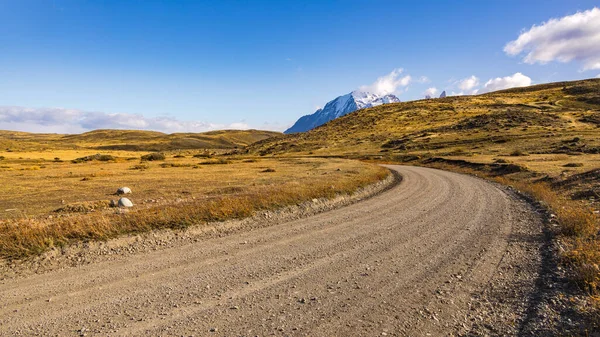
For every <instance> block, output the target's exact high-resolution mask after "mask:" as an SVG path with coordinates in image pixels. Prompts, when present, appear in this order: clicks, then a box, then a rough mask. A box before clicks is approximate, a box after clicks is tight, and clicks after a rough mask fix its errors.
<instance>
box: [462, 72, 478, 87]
mask: <svg viewBox="0 0 600 337" xmlns="http://www.w3.org/2000/svg"><path fill="white" fill-rule="evenodd" d="M478 85H479V79H478V78H477V77H475V75H472V76H471V77H469V78H465V79H464V80H461V81H460V82H458V87H459V88H460V90H461V91H470V90H472V89H473V88H475V87H477V86H478Z"/></svg>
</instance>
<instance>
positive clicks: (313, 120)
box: [283, 90, 400, 134]
mask: <svg viewBox="0 0 600 337" xmlns="http://www.w3.org/2000/svg"><path fill="white" fill-rule="evenodd" d="M398 102H400V100H399V99H398V97H396V96H394V95H392V94H388V95H384V96H379V95H376V94H372V93H368V92H364V91H359V90H355V91H353V92H351V93H349V94H346V95H342V96H339V97H336V98H335V99H334V100H332V101H329V102H328V103H327V104H325V106H324V107H323V108H321V109H318V110H317V111H315V112H314V113H313V114H312V115H306V116H303V117H300V119H298V120H297V121H296V123H294V125H293V126H292V127H291V128H289V129H287V130H285V131H284V132H283V133H286V134H288V133H297V132H306V131H308V130H311V129H314V128H316V127H317V126H320V125H323V124H325V123H327V122H329V121H331V120H334V119H336V118H339V117H342V116H344V115H347V114H349V113H351V112H353V111H356V110H360V109H365V108H370V107H374V106H378V105H381V104H387V103H398Z"/></svg>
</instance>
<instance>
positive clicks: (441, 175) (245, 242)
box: [0, 166, 545, 336]
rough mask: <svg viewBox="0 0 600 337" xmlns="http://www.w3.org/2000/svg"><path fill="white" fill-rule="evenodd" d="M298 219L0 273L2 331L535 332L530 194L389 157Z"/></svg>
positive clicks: (536, 239) (536, 268)
mask: <svg viewBox="0 0 600 337" xmlns="http://www.w3.org/2000/svg"><path fill="white" fill-rule="evenodd" d="M389 168H390V169H392V170H396V171H397V172H399V173H400V175H401V176H402V181H401V182H400V183H399V184H398V185H396V186H394V187H393V188H391V189H389V190H387V191H386V192H383V193H381V194H378V195H376V196H374V197H372V198H369V199H367V200H364V201H361V202H358V203H355V204H353V205H350V206H345V207H342V208H338V209H335V210H331V211H328V212H324V213H320V214H317V215H314V216H310V217H307V218H302V219H296V220H292V221H282V222H275V223H273V224H271V225H269V226H264V225H260V224H259V223H257V225H256V226H255V227H252V226H250V227H249V228H246V229H244V230H241V231H236V232H233V233H230V234H228V235H222V236H220V237H219V236H214V237H210V238H206V239H203V240H196V241H186V242H185V243H182V244H179V245H175V246H167V247H154V248H153V249H152V250H146V251H143V252H138V253H131V254H124V255H120V256H118V257H116V258H115V257H112V258H110V259H108V258H106V259H103V258H98V259H96V260H95V261H93V262H92V263H88V264H79V265H75V266H61V267H60V268H54V269H52V268H50V269H48V270H45V271H43V272H40V273H39V274H33V273H23V274H19V273H16V274H15V273H13V274H10V275H8V274H7V275H4V276H3V277H2V278H0V279H1V280H0V335H2V336H34V335H43V336H83V335H87V336H96V335H98V336H268V335H277V336H287V335H290V336H351V335H352V336H354V335H356V336H359V335H362V336H386V335H387V336H443V335H527V334H535V333H536V331H537V332H539V331H543V329H544V327H543V322H540V320H539V319H538V318H537V316H536V315H537V314H538V313H537V311H536V310H537V309H536V305H537V304H538V303H536V301H537V300H536V299H539V298H540V291H541V290H540V289H539V284H540V282H539V280H540V277H541V275H540V272H541V270H542V269H543V268H541V264H542V252H541V250H542V249H543V246H544V244H545V239H544V235H543V230H542V228H543V223H542V218H541V216H540V215H539V214H537V213H536V212H534V211H533V209H532V208H531V206H529V205H528V204H527V203H525V202H523V201H521V200H519V199H518V198H516V197H515V196H514V195H512V194H511V193H510V192H507V191H506V190H505V189H502V188H499V187H497V186H495V185H493V184H491V183H488V182H486V181H484V180H482V179H479V178H476V177H471V176H467V175H462V174H457V173H451V172H446V171H441V170H435V169H428V168H420V167H406V166H389Z"/></svg>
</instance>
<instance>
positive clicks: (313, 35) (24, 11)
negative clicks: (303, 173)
mask: <svg viewBox="0 0 600 337" xmlns="http://www.w3.org/2000/svg"><path fill="white" fill-rule="evenodd" d="M599 5H600V3H599V2H598V1H583V0H581V1H564V0H563V1H553V0H544V1H535V0H528V1H513V0H502V1H491V0H490V1H428V2H422V1H413V2H407V1H309V2H308V1H303V2H286V1H255V2H247V1H62V0H55V1H50V0H43V1H28V0H14V1H5V0H2V1H0V32H1V33H0V46H2V48H1V52H0V106H3V108H2V109H0V129H6V128H10V129H15V130H17V129H19V130H24V131H48V132H81V131H85V130H87V129H91V128H96V127H98V128H100V127H126V128H155V129H161V130H162V131H168V132H171V131H178V130H180V129H181V130H182V131H183V130H184V129H185V130H186V131H187V130H188V129H189V130H197V131H202V130H204V129H215V128H229V127H252V128H263V129H264V128H266V129H277V130H282V129H284V128H285V127H287V126H289V125H291V124H292V123H293V122H294V121H295V120H296V119H297V118H298V117H300V116H302V115H305V114H309V113H312V112H314V110H315V109H316V108H317V107H318V106H322V105H324V104H325V103H326V102H327V101H329V100H331V99H333V98H335V97H336V96H339V95H342V94H345V93H348V92H350V91H352V90H354V89H357V88H359V87H360V86H363V85H369V84H371V83H373V82H374V81H375V80H376V79H377V78H379V77H382V76H385V75H386V74H389V73H390V72H392V71H393V70H394V69H403V72H402V73H401V75H400V76H410V77H411V81H410V84H408V85H406V86H399V87H398V88H397V90H396V91H395V93H396V94H397V95H398V97H399V98H400V99H401V100H412V99H419V98H422V97H423V96H424V93H425V91H426V90H427V89H428V88H436V89H437V92H436V94H439V92H440V91H442V90H446V91H447V92H448V93H451V92H455V93H459V92H461V91H463V93H470V92H465V91H464V90H461V89H460V88H459V87H460V83H461V82H460V81H461V80H464V79H467V78H469V77H471V76H475V77H476V78H477V80H478V83H479V85H478V86H477V87H472V88H469V90H477V88H478V89H479V92H481V90H482V89H483V88H484V85H485V83H486V82H487V81H488V80H490V79H492V78H497V77H505V76H511V75H513V74H515V73H522V74H523V75H525V76H526V77H528V78H530V80H531V83H543V82H553V81H560V80H575V79H582V78H591V77H596V76H598V75H599V74H600V69H597V68H595V67H586V66H585V64H586V63H585V62H586V57H587V58H588V60H589V58H590V57H592V58H593V57H594V55H592V56H590V55H581V54H582V53H584V52H581V51H579V53H580V54H578V55H575V56H574V57H573V58H572V59H570V60H569V62H560V60H559V59H560V58H561V54H560V53H558V54H556V55H555V57H554V59H552V57H551V60H550V61H545V62H546V63H545V64H542V63H540V62H535V60H534V63H532V62H529V63H528V62H526V61H524V56H525V55H526V53H527V51H526V48H525V51H524V52H522V53H517V54H516V55H512V56H511V55H509V53H508V52H506V51H505V50H504V49H505V46H506V44H507V43H509V42H510V41H514V40H516V39H517V38H518V37H519V34H520V33H522V32H524V31H527V30H529V29H530V28H531V27H532V25H534V24H536V25H541V24H543V23H544V22H546V21H548V20H549V19H551V18H557V19H560V18H562V17H565V16H569V15H573V14H575V13H577V12H578V11H586V10H590V9H592V8H594V6H596V7H597V6H599ZM593 29H595V28H593ZM539 40H540V41H541V40H544V39H543V38H540V39H539ZM529 47H530V48H531V46H529ZM542 47H546V48H549V47H547V46H542ZM542 47H539V48H542ZM517 49H518V48H517ZM588 50H589V48H588ZM544 53H545V52H544V51H542V52H540V55H542V54H544ZM586 53H587V52H586ZM546 54H547V53H546ZM544 55H545V54H544ZM553 55H554V54H553ZM596 56H598V55H596ZM563 58H564V57H563ZM563 61H564V59H563ZM588 68H589V69H588ZM423 77H426V78H427V80H425V79H424V78H423ZM466 87H469V86H466ZM2 111H4V112H2ZM90 114H92V116H93V117H94V118H90ZM82 116H83V117H82ZM107 116H108V117H107ZM104 117H106V118H104ZM69 118H71V119H70V120H67V119H69ZM73 118H75V119H85V123H83V122H81V121H76V120H75V121H74V120H73ZM61 120H65V122H64V123H62V122H61ZM123 121H125V122H123ZM183 122H185V123H183ZM94 123H97V124H94ZM178 123H179V124H178ZM182 123H183V124H182ZM182 125H183V126H182Z"/></svg>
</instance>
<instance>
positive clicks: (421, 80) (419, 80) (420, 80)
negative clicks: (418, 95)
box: [417, 76, 431, 83]
mask: <svg viewBox="0 0 600 337" xmlns="http://www.w3.org/2000/svg"><path fill="white" fill-rule="evenodd" d="M417 82H419V83H429V82H431V80H430V79H429V77H427V76H421V77H419V79H418V80H417Z"/></svg>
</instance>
